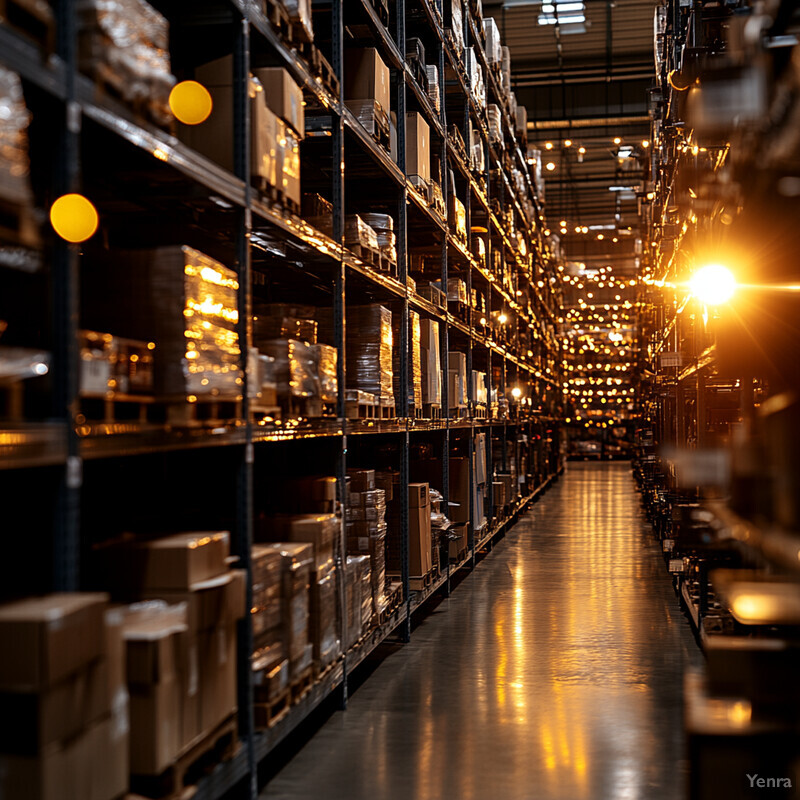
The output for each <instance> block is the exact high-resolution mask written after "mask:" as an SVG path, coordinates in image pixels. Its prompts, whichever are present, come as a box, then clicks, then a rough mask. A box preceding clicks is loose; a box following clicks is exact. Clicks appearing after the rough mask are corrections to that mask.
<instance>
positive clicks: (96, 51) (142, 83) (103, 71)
mask: <svg viewBox="0 0 800 800" xmlns="http://www.w3.org/2000/svg"><path fill="white" fill-rule="evenodd" d="M75 5H76V10H77V13H78V26H79V38H78V63H79V68H80V69H81V71H82V72H85V73H87V74H89V75H92V76H94V77H95V78H97V80H98V81H100V82H102V83H107V84H109V85H111V86H113V87H114V89H115V90H116V91H117V92H118V93H119V94H120V95H121V96H122V97H123V98H124V99H125V100H126V101H127V102H128V103H132V104H140V103H141V104H145V105H146V107H147V109H148V111H149V114H150V116H151V117H152V118H153V121H154V122H156V123H157V124H159V125H166V124H168V123H170V122H171V121H172V118H173V115H172V111H171V110H170V107H169V93H170V91H171V89H172V86H173V84H174V83H175V77H174V76H173V75H172V72H171V71H170V59H169V23H168V22H167V20H166V19H165V18H164V17H163V16H162V15H161V14H159V13H158V12H157V11H156V10H155V9H154V8H153V7H152V6H151V5H149V4H148V3H145V2H144V0H78V2H77V3H76V4H75Z"/></svg>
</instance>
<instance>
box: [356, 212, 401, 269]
mask: <svg viewBox="0 0 800 800" xmlns="http://www.w3.org/2000/svg"><path fill="white" fill-rule="evenodd" d="M361 219H362V220H363V221H364V222H365V223H366V224H367V225H369V227H370V228H372V229H373V230H374V231H375V237H376V239H377V242H378V249H379V250H380V251H381V255H383V256H384V257H385V258H387V259H388V260H389V261H391V262H392V263H393V264H396V263H397V236H396V235H395V232H394V219H393V218H392V217H391V215H389V214H369V213H367V214H361Z"/></svg>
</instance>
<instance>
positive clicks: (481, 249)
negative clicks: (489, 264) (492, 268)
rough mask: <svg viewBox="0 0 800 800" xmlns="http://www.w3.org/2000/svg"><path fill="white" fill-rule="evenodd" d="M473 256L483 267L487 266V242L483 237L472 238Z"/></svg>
mask: <svg viewBox="0 0 800 800" xmlns="http://www.w3.org/2000/svg"><path fill="white" fill-rule="evenodd" d="M472 254H473V255H474V256H475V258H476V259H477V260H478V263H479V264H480V265H481V266H482V267H485V266H486V241H485V240H484V239H483V237H482V236H473V237H472Z"/></svg>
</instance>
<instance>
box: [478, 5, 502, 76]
mask: <svg viewBox="0 0 800 800" xmlns="http://www.w3.org/2000/svg"><path fill="white" fill-rule="evenodd" d="M483 33H484V36H485V37H486V61H487V62H488V64H489V66H492V65H495V64H496V65H500V64H501V62H502V60H503V48H502V45H501V44H500V31H499V29H498V27H497V23H496V22H495V21H494V18H493V17H487V18H486V19H484V21H483Z"/></svg>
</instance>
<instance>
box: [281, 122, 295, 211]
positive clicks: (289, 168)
mask: <svg viewBox="0 0 800 800" xmlns="http://www.w3.org/2000/svg"><path fill="white" fill-rule="evenodd" d="M276 130H277V154H278V170H277V172H278V179H279V186H278V188H279V189H280V190H281V191H282V192H283V194H284V196H285V197H286V198H287V199H289V200H291V201H292V202H293V203H294V204H295V205H296V206H297V208H299V207H300V140H299V139H298V138H297V135H296V134H295V132H294V131H293V130H292V129H291V128H290V127H289V126H288V125H287V124H286V123H285V122H284V121H283V120H281V119H279V120H278V121H277V125H276Z"/></svg>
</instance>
